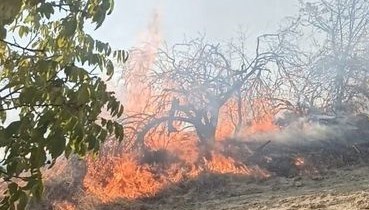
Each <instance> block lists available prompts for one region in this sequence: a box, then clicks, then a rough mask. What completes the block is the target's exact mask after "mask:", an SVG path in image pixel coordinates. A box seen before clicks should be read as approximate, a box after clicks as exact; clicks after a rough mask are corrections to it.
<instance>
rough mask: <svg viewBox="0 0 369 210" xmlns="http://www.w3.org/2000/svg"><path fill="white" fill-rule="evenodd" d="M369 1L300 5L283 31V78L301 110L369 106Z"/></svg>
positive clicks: (349, 109) (325, 0)
mask: <svg viewBox="0 0 369 210" xmlns="http://www.w3.org/2000/svg"><path fill="white" fill-rule="evenodd" d="M368 29H369V2H368V1H366V0H318V1H313V2H308V3H306V2H303V1H301V10H300V14H299V16H298V17H296V18H293V19H292V24H290V25H289V26H288V27H286V28H283V30H282V31H281V37H283V42H284V50H283V51H282V52H281V54H283V55H286V57H285V58H286V59H285V61H284V62H285V63H284V65H285V67H286V68H285V71H284V72H283V75H284V76H285V78H286V80H288V81H289V83H290V84H291V88H292V89H293V91H291V92H294V93H295V94H296V98H297V101H298V102H299V103H300V106H305V107H306V106H307V107H319V108H320V109H322V110H323V111H325V112H331V113H339V112H342V111H346V112H356V111H358V110H362V109H365V108H367V106H366V104H367V101H368V99H369V98H368V96H369V95H368V88H369V86H368V70H367V66H368V61H369V60H368V59H367V53H368V49H369V44H368V41H367V40H368V36H369V34H368Z"/></svg>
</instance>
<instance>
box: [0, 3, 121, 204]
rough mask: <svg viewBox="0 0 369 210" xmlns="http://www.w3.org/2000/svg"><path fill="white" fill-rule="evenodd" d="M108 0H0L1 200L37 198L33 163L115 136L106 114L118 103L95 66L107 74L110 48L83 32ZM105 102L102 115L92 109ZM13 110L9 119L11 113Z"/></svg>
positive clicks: (99, 19) (108, 6)
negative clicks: (2, 150)
mask: <svg viewBox="0 0 369 210" xmlns="http://www.w3.org/2000/svg"><path fill="white" fill-rule="evenodd" d="M113 3H114V2H113V0H81V1H80V0H50V1H48V0H2V1H0V71H1V74H0V76H1V84H0V120H1V122H2V123H1V125H0V147H2V148H3V149H4V159H3V160H1V163H2V166H3V167H1V168H0V173H1V178H2V179H4V180H5V182H6V183H7V185H8V190H7V191H6V192H5V196H4V199H3V200H2V201H1V208H4V209H14V208H15V204H17V209H23V208H25V206H26V204H27V200H28V195H30V196H33V197H36V198H40V197H41V195H42V191H43V185H42V174H41V168H42V167H44V166H45V165H46V162H47V159H48V157H50V158H51V159H52V162H54V161H55V160H56V158H58V157H59V156H61V155H63V154H64V155H66V156H67V157H68V156H69V155H70V154H71V153H72V152H73V153H77V154H79V155H81V156H83V155H85V154H86V153H87V152H89V151H93V152H97V151H98V150H99V146H100V144H101V142H103V141H104V140H105V139H106V138H107V136H108V135H109V134H115V136H116V137H117V138H118V139H120V140H121V139H122V138H123V129H122V126H121V125H119V124H118V123H116V122H115V121H114V120H113V119H114V118H116V117H120V116H121V115H122V112H123V107H122V106H121V105H120V103H119V102H118V101H117V100H116V98H115V97H114V93H113V92H108V91H107V87H106V84H105V83H104V81H103V80H102V79H101V77H100V76H99V72H98V70H100V71H101V72H103V73H106V74H107V76H109V77H111V76H112V74H113V72H114V67H113V62H112V60H111V58H112V56H113V57H115V58H116V59H117V60H118V61H119V62H121V61H125V60H126V59H127V56H126V54H125V53H124V51H114V52H113V51H112V49H111V47H110V46H109V45H108V44H107V43H103V42H101V41H98V40H95V39H94V38H93V37H92V36H91V35H89V34H87V33H86V32H85V31H86V27H88V26H89V25H95V26H96V29H97V28H99V27H100V26H101V24H102V23H103V22H104V19H105V17H106V15H109V14H110V13H111V12H112V9H113ZM104 109H106V110H107V111H109V113H110V115H111V116H110V117H109V118H106V119H105V118H102V117H101V116H100V115H99V114H100V113H101V111H102V110H104ZM10 112H11V113H12V115H14V113H16V114H17V115H18V117H17V119H11V118H12V117H11V115H10Z"/></svg>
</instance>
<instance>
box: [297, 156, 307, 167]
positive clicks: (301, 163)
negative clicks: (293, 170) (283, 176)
mask: <svg viewBox="0 0 369 210" xmlns="http://www.w3.org/2000/svg"><path fill="white" fill-rule="evenodd" d="M304 164H305V160H304V158H303V157H296V158H295V166H296V167H301V166H303V165H304Z"/></svg>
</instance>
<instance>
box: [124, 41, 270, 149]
mask: <svg viewBox="0 0 369 210" xmlns="http://www.w3.org/2000/svg"><path fill="white" fill-rule="evenodd" d="M270 36H274V35H265V36H260V37H259V38H258V39H257V49H256V50H255V52H256V53H255V55H253V57H251V56H250V57H247V56H246V54H245V53H242V52H241V51H239V50H238V49H235V47H232V46H229V47H227V46H223V45H220V44H217V45H215V44H210V43H206V41H205V40H204V38H198V39H193V40H190V41H186V42H184V43H179V44H175V45H173V46H172V47H163V48H161V49H159V50H158V53H157V54H156V60H155V62H154V65H153V67H152V68H151V69H149V70H148V72H145V73H144V74H142V73H141V72H142V71H140V73H141V77H144V78H141V79H140V80H141V81H145V82H146V84H147V87H144V88H143V89H146V90H149V92H150V94H148V98H147V100H146V101H143V103H145V104H146V106H145V108H144V109H143V110H139V112H138V113H128V111H127V114H128V116H127V118H126V119H125V120H123V124H124V125H125V128H126V129H127V132H126V133H132V135H130V136H131V137H132V141H133V142H134V143H135V144H136V145H137V146H138V147H139V148H141V147H145V144H144V142H145V139H147V138H146V137H147V136H152V134H153V133H156V134H158V133H159V134H163V135H162V136H160V137H163V136H165V135H170V134H171V133H178V132H181V131H183V129H189V130H192V131H194V132H195V133H196V134H197V136H198V139H199V146H200V147H201V148H204V149H205V150H211V149H212V145H213V144H214V140H215V137H216V130H217V128H218V121H219V118H220V111H221V109H222V107H224V106H225V104H226V103H228V102H229V101H230V100H231V99H232V98H234V97H236V96H237V95H240V94H241V93H243V92H247V94H251V95H252V96H250V98H252V99H253V98H255V97H254V96H255V95H257V94H256V93H255V92H256V91H258V90H257V89H256V88H255V87H256V86H257V85H258V84H260V81H262V78H263V75H264V74H265V72H269V68H268V67H269V66H268V65H269V64H270V63H272V62H273V61H274V60H275V56H277V55H275V54H274V52H272V51H268V50H267V49H268V48H267V49H263V48H262V46H261V42H262V40H264V39H265V38H266V37H270ZM264 48H265V47H264ZM242 50H245V49H242ZM138 52H139V51H138ZM136 53H137V52H136ZM131 55H134V53H131ZM132 57H134V56H132ZM131 62H134V59H131V60H130V62H128V64H129V65H128V67H127V69H126V70H125V72H128V73H129V72H130V71H137V68H136V67H137V66H139V65H138V64H135V63H131ZM137 76H139V75H138V74H137ZM126 78H129V77H128V76H126ZM131 81H132V80H131ZM135 87H136V86H135ZM250 90H251V91H250ZM253 91H254V92H253ZM247 94H243V95H242V96H245V95H247ZM252 99H251V100H252ZM242 100H243V101H246V100H248V99H247V98H245V97H244V98H242ZM241 121H242V119H241ZM131 131H132V132H131ZM187 131H188V130H187ZM205 152H206V151H205Z"/></svg>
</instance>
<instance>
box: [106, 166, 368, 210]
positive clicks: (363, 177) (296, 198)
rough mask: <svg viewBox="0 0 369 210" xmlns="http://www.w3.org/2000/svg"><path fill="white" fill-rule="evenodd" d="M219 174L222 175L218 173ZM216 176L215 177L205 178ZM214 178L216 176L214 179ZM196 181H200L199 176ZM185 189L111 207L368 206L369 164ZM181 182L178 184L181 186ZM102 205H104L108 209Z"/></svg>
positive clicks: (240, 209)
mask: <svg viewBox="0 0 369 210" xmlns="http://www.w3.org/2000/svg"><path fill="white" fill-rule="evenodd" d="M218 178H219V177H218ZM207 179H214V177H208V178H204V181H205V182H206V180H207ZM212 181H214V180H212ZM197 182H199V181H198V180H197ZM215 183H218V184H217V185H216V186H215V185H213V186H208V184H207V183H203V185H201V184H198V185H197V187H191V188H188V190H187V191H186V190H183V191H182V193H178V195H176V194H177V193H175V190H174V191H172V190H171V193H169V194H168V193H164V194H163V195H162V197H161V198H156V199H153V200H150V201H142V203H141V202H140V203H136V204H133V205H132V204H131V205H128V206H125V207H126V208H123V206H124V205H123V206H122V205H119V204H118V205H117V204H115V205H112V206H110V207H108V208H109V209H122V208H123V209H186V210H187V209H218V210H220V209H233V210H248V209H250V210H253V209H266V210H269V209H281V210H287V209H322V210H323V209H332V210H333V209H337V210H344V209H369V166H367V165H366V166H363V165H361V166H352V167H345V168H340V169H335V170H331V171H329V172H326V173H324V175H314V176H297V177H294V178H282V177H274V178H270V179H267V180H262V181H260V180H259V181H255V180H245V179H242V178H227V179H224V178H219V180H215ZM188 184H190V185H192V186H193V183H188ZM179 188H180V186H178V189H179ZM106 207H107V206H105V208H104V207H103V208H102V209H108V208H106Z"/></svg>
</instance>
